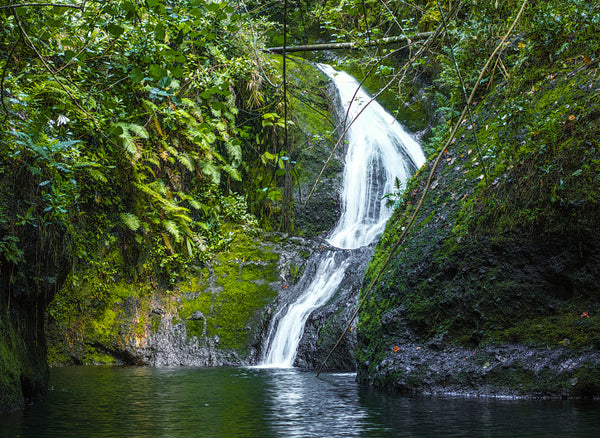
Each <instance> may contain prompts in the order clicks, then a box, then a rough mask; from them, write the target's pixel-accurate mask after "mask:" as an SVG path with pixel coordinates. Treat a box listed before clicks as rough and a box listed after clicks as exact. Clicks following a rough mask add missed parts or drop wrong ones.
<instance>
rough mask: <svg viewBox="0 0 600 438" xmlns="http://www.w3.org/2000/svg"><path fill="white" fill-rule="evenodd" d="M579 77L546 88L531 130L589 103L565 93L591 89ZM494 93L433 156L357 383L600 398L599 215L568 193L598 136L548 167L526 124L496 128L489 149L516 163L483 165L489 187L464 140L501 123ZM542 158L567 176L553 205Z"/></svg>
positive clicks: (403, 217)
mask: <svg viewBox="0 0 600 438" xmlns="http://www.w3.org/2000/svg"><path fill="white" fill-rule="evenodd" d="M578 75H580V72H579V73H578V72H575V71H574V72H569V73H565V72H563V76H562V78H561V79H560V80H557V81H556V82H554V83H550V84H545V82H543V81H542V82H541V83H540V90H541V91H540V93H539V94H538V95H536V96H535V97H532V98H531V101H530V102H529V103H530V104H531V105H530V107H527V108H526V109H525V111H527V117H528V118H529V119H530V120H537V119H538V113H539V111H538V110H539V108H538V107H537V105H540V104H539V102H546V104H545V105H554V104H556V105H558V103H556V102H557V101H556V100H555V99H554V97H555V96H563V95H567V94H569V97H570V98H572V99H574V101H575V100H577V101H578V102H585V99H587V97H586V96H582V95H576V93H570V92H568V90H571V89H575V90H577V89H579V88H578V87H577V86H574V84H575V85H576V84H577V83H582V82H583V81H586V82H587V81H589V83H590V84H592V83H594V84H597V78H595V77H591V76H587V73H584V74H581V77H578ZM594 86H596V85H594ZM544 87H545V88H544ZM498 91H499V94H498V95H492V96H490V97H488V98H486V101H484V102H483V106H480V107H479V109H478V110H477V111H476V112H475V115H474V117H475V120H476V123H474V124H472V125H471V124H465V126H464V127H462V128H460V129H459V130H458V133H457V136H456V141H455V142H453V143H452V144H451V145H450V146H449V147H448V148H447V149H446V150H445V151H444V153H443V155H441V156H440V157H441V161H440V165H439V166H438V167H437V169H436V171H435V173H434V174H433V178H432V180H431V181H432V182H431V185H430V186H429V190H428V193H427V195H426V197H425V198H424V202H423V204H422V208H421V210H420V211H419V214H418V215H417V216H416V217H415V220H414V222H412V223H413V226H412V228H411V230H410V233H409V235H408V236H407V238H406V239H404V241H403V242H402V244H401V245H400V246H399V248H398V250H397V251H396V252H395V253H394V255H393V257H392V258H391V262H390V264H389V266H388V267H387V268H386V270H385V271H384V272H382V276H381V279H380V281H379V282H378V284H377V286H376V287H375V288H374V290H373V292H372V296H371V297H370V299H369V300H368V301H367V304H366V306H365V308H364V309H363V311H362V312H361V314H360V315H359V320H360V324H359V327H358V346H357V350H356V354H357V358H358V362H359V367H358V378H359V379H360V380H361V381H363V382H368V383H370V384H372V385H373V386H377V387H380V388H385V389H389V390H397V391H403V392H415V393H423V392H425V393H445V392H458V393H468V394H481V395H490V394H499V395H502V394H508V395H514V396H528V397H547V396H548V397H590V396H592V397H600V361H599V358H598V356H597V352H598V351H599V350H600V295H599V294H598V291H600V234H599V233H598V230H599V229H600V228H599V227H598V218H600V214H599V209H598V203H597V202H589V201H588V199H590V198H591V197H592V196H595V197H596V198H597V190H598V184H597V179H594V181H596V182H595V183H594V184H589V185H586V184H587V182H584V180H583V179H581V180H576V179H575V178H576V177H577V176H578V175H580V174H581V173H583V172H584V171H586V170H587V168H585V169H584V168H583V167H582V168H581V169H578V168H577V167H578V166H579V164H574V163H583V162H587V161H589V160H590V158H589V157H591V156H595V157H597V156H598V149H597V148H595V147H590V146H591V142H590V143H588V144H585V145H584V143H583V142H582V143H577V145H572V144H571V142H572V141H573V139H575V138H577V139H580V138H585V137H586V136H587V135H588V133H587V131H589V130H590V129H593V128H591V127H588V128H586V130H583V129H582V130H581V131H579V132H578V133H577V136H571V133H570V132H569V133H568V135H564V136H561V137H559V138H556V139H555V140H554V143H553V150H552V151H546V152H544V153H543V154H542V153H541V152H539V151H540V150H541V149H540V148H543V146H544V145H543V144H541V142H542V141H545V140H543V139H540V138H539V137H538V135H537V134H536V133H531V132H529V133H528V132H527V129H526V124H525V123H523V119H520V120H517V121H515V122H514V123H510V124H506V125H507V126H506V127H504V125H502V126H503V128H502V132H501V134H500V135H498V136H497V137H494V142H493V146H494V147H495V148H496V149H497V150H500V149H502V150H511V155H510V159H506V158H504V159H495V158H493V157H490V158H489V159H488V160H487V163H486V173H487V174H488V181H487V182H486V176H485V175H484V174H483V171H482V167H481V159H480V157H478V156H477V154H476V153H475V147H474V144H473V142H472V141H471V140H470V138H472V135H470V133H469V131H472V130H475V131H477V134H478V135H483V136H487V135H488V134H489V133H488V132H487V131H488V128H490V127H492V126H493V125H494V123H495V122H496V121H497V120H498V119H499V118H500V119H505V118H507V117H508V113H509V112H510V108H506V107H504V104H505V102H507V100H509V99H513V98H514V95H512V94H511V93H513V92H514V90H507V93H508V94H502V93H504V90H502V89H499V90H498ZM550 98H552V99H550ZM553 102H555V103H553ZM578 105H579V103H578ZM582 107H587V106H586V105H582ZM560 126H562V125H560ZM591 132H592V133H593V135H595V134H594V131H593V130H592V131H591ZM526 134H528V135H529V136H527V135H526ZM595 136H596V137H597V135H595ZM485 138H490V141H491V137H485ZM592 140H593V139H592ZM488 146H489V144H488ZM586 157H588V158H586ZM496 158H498V157H496ZM542 158H544V159H548V160H550V161H551V162H557V163H565V164H564V166H565V167H564V168H562V167H561V171H560V172H557V173H556V174H554V175H555V176H556V177H557V182H556V187H561V189H560V190H561V197H556V196H555V195H554V194H553V193H554V192H552V189H550V188H549V185H550V183H549V180H548V179H547V175H546V173H544V169H543V168H542V167H541V166H540V160H541V159H542ZM594 159H596V158H594ZM566 163H569V164H566ZM431 165H432V163H429V167H428V168H427V167H426V168H425V169H423V170H422V171H421V172H420V173H419V174H418V175H417V177H416V178H415V179H414V180H413V181H412V182H411V183H410V184H409V187H408V190H407V191H406V193H405V194H404V198H403V199H402V202H401V206H400V208H399V209H398V210H396V212H395V213H394V216H393V218H392V220H391V221H390V223H389V224H388V227H387V230H386V232H385V233H384V235H383V236H382V238H381V240H380V245H379V246H378V248H377V249H376V251H375V261H374V263H373V264H372V270H370V271H368V272H367V274H366V275H367V278H373V277H374V276H375V275H376V271H377V269H378V268H379V267H380V266H381V264H382V261H383V260H384V259H385V258H386V257H387V256H388V255H389V252H390V249H391V248H392V247H393V245H394V244H395V243H396V242H397V239H398V238H399V236H400V231H399V230H401V229H403V228H402V227H403V226H404V225H405V224H407V223H408V220H409V219H410V218H411V217H412V215H413V212H414V206H415V205H417V204H418V202H419V200H420V199H421V195H422V194H423V192H424V189H425V187H426V185H427V179H428V177H429V173H430V170H431ZM568 165H570V166H572V167H571V168H569V167H568ZM597 174H598V173H597V171H595V174H594V178H596V176H597ZM569 178H570V182H569ZM586 181H587V180H586ZM590 181H591V180H590Z"/></svg>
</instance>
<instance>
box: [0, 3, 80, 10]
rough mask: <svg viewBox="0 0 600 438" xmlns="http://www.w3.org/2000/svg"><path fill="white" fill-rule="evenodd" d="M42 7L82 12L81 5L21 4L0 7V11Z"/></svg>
mask: <svg viewBox="0 0 600 438" xmlns="http://www.w3.org/2000/svg"><path fill="white" fill-rule="evenodd" d="M43 6H52V7H56V8H71V9H80V10H83V3H81V4H80V5H63V4H58V3H21V4H20V5H5V6H0V10H2V9H12V8H26V7H32V8H37V7H43Z"/></svg>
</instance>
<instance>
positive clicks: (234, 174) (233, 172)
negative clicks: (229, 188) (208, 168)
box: [221, 164, 242, 181]
mask: <svg viewBox="0 0 600 438" xmlns="http://www.w3.org/2000/svg"><path fill="white" fill-rule="evenodd" d="M221 168H222V169H223V170H224V171H225V173H227V175H229V176H230V177H231V178H233V179H234V180H236V181H241V180H242V175H241V174H240V172H238V170H237V169H236V168H235V167H233V166H230V165H229V164H224V165H223V166H221Z"/></svg>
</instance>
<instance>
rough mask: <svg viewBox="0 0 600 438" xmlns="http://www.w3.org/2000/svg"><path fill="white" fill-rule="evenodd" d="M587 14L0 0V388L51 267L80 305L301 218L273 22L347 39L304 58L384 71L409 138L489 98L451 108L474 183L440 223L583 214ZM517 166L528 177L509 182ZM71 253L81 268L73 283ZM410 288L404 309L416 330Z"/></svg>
mask: <svg viewBox="0 0 600 438" xmlns="http://www.w3.org/2000/svg"><path fill="white" fill-rule="evenodd" d="M522 6H523V9H522V11H521V9H520V8H521V7H522ZM599 21H600V12H599V6H598V2H597V1H581V0H571V1H566V0H560V1H553V2H550V1H540V0H538V1H529V2H527V1H525V2H522V1H513V0H506V1H498V0H496V1H483V0H468V1H451V0H443V1H442V0H440V1H431V0H406V1H385V0H360V1H358V0H341V1H326V0H306V1H300V2H291V1H290V2H287V3H286V2H281V1H279V2H275V1H274V2H262V1H257V0H248V1H247V2H245V3H244V2H243V1H223V2H213V1H209V0H180V1H176V0H172V1H168V0H115V1H100V0H86V1H83V0H82V1H76V0H56V1H54V2H42V3H38V2H35V3H34V2H31V3H29V2H17V1H11V0H3V1H2V2H0V23H1V26H0V54H1V59H0V97H1V102H0V124H1V131H0V136H1V137H0V158H1V167H0V181H1V185H0V198H1V204H0V280H1V283H0V287H1V293H0V298H1V302H0V312H1V313H2V316H0V323H1V324H2V327H1V328H2V332H3V339H2V340H1V341H0V352H1V354H0V368H1V369H2V381H1V382H0V387H2V388H8V387H9V386H10V385H13V384H14V383H15V382H18V383H17V384H18V385H20V386H22V387H23V388H24V389H23V392H24V393H26V396H28V395H35V394H36V393H37V392H43V390H42V389H41V386H43V381H44V379H43V375H44V371H43V370H42V371H39V372H38V371H36V370H35V369H36V368H39V367H40V366H41V365H40V364H41V363H44V362H45V353H44V348H45V347H44V342H45V341H44V329H43V326H44V318H45V313H44V312H45V309H46V306H47V305H48V303H49V302H50V301H51V300H52V298H53V297H54V296H55V295H56V293H57V292H58V293H59V294H60V292H59V291H60V288H61V287H62V286H63V284H65V280H67V279H68V284H69V285H71V292H70V294H71V295H70V298H69V301H70V304H69V306H71V307H69V309H72V308H73V306H75V307H76V308H79V310H80V311H83V310H82V309H88V310H89V308H90V306H91V307H92V308H93V307H102V306H106V303H107V302H112V301H111V300H112V299H113V298H114V297H111V295H115V294H118V293H122V292H115V291H114V290H113V289H114V288H112V289H111V287H112V286H110V285H112V284H115V283H117V282H119V281H126V282H133V281H141V282H145V283H146V285H148V287H151V288H162V289H167V290H168V289H169V288H172V287H173V286H174V285H175V284H176V282H177V281H178V280H181V279H184V277H185V272H186V271H187V270H188V269H191V268H192V267H194V266H203V265H204V264H205V263H206V262H207V261H209V260H211V259H212V258H214V257H215V256H216V254H219V253H220V252H224V251H227V249H228V247H229V245H230V244H231V243H232V242H233V241H234V240H235V239H236V236H241V237H243V238H248V237H251V238H254V237H255V236H257V233H258V232H259V230H270V231H283V232H290V233H302V230H300V229H296V228H295V222H294V215H293V195H292V188H293V185H294V178H295V176H294V175H295V174H294V172H295V168H294V166H295V165H296V164H297V163H296V157H295V153H296V152H295V150H294V147H293V144H294V140H293V138H294V135H296V133H297V132H299V131H301V129H302V126H301V122H300V123H299V122H298V121H296V123H295V124H294V125H291V123H289V122H288V123H287V125H288V126H287V128H289V129H286V123H285V119H286V117H285V115H286V105H285V103H286V102H285V101H284V87H281V84H282V76H281V63H280V62H279V61H278V60H277V58H275V57H270V56H267V55H266V54H265V53H263V51H262V50H263V48H264V47H265V46H276V45H282V44H283V42H284V36H283V27H284V22H285V26H286V30H287V34H286V36H285V42H286V44H288V45H293V44H300V43H315V42H324V41H327V42H348V41H352V42H354V43H355V44H356V47H358V50H353V51H352V52H345V55H348V56H340V57H339V58H336V55H333V54H332V53H331V52H328V54H327V55H318V54H314V55H307V54H305V55H303V56H307V57H311V58H314V59H317V58H318V57H319V56H324V57H325V58H326V59H333V60H334V61H337V62H338V64H339V65H340V67H341V68H345V69H347V70H349V71H351V72H354V73H356V74H357V75H358V76H360V77H361V78H362V77H365V78H366V79H365V81H366V82H365V83H366V85H367V87H369V89H370V90H371V91H372V92H373V93H377V92H378V91H379V90H382V89H385V90H386V91H385V92H384V93H383V94H381V99H383V100H384V101H385V103H386V105H387V106H388V108H389V109H390V110H392V111H395V114H396V115H397V116H398V118H400V119H401V120H403V121H404V122H405V123H406V125H407V126H408V127H409V128H410V129H411V130H413V131H414V132H419V133H420V135H421V136H422V140H423V144H424V147H425V149H426V151H427V152H428V153H431V154H433V153H435V152H437V151H439V150H441V148H443V147H444V145H445V142H446V141H447V140H448V138H449V136H450V132H451V130H452V127H453V125H454V123H455V122H456V121H457V120H459V118H460V116H461V112H462V111H463V108H471V110H472V111H473V112H475V111H476V108H477V105H478V104H479V103H480V102H482V101H485V99H486V96H492V98H491V99H490V100H489V101H488V102H489V104H488V106H487V107H486V108H487V109H486V111H487V112H489V113H490V114H492V115H491V116H490V117H489V121H484V118H483V117H482V116H480V117H481V120H482V121H480V122H476V120H475V119H476V116H474V115H473V114H471V111H469V112H468V114H467V115H468V117H467V119H465V120H466V121H465V123H464V125H463V126H462V129H463V131H464V132H463V131H461V132H462V133H461V134H460V135H463V136H464V137H463V138H465V137H466V138H467V140H468V141H469V142H470V143H469V146H466V145H465V146H464V148H465V152H464V153H463V158H464V156H466V155H468V157H469V158H470V157H475V158H476V159H475V164H473V166H472V169H471V168H470V169H471V170H472V172H470V173H466V174H465V175H464V176H463V175H459V176H458V177H457V181H461V180H462V178H465V179H466V178H470V179H472V177H473V176H474V177H475V178H477V183H478V184H481V187H482V191H480V192H478V193H480V194H481V195H478V196H476V197H470V198H469V202H468V205H467V206H466V207H465V209H463V210H461V211H462V213H461V215H460V220H459V221H458V225H457V226H456V228H455V230H456V231H457V232H458V233H459V234H460V233H461V232H464V230H468V231H469V232H473V233H475V234H476V233H483V232H484V231H485V232H487V233H490V234H494V233H498V232H500V231H502V230H504V229H506V228H511V227H513V228H515V227H517V228H518V227H521V226H522V225H525V226H529V227H531V226H537V225H540V224H542V223H543V224H550V225H549V226H548V230H551V229H553V230H555V229H560V227H561V226H562V225H561V224H563V223H564V222H563V219H564V217H563V216H561V215H556V214H555V213H556V211H559V210H560V209H559V210H557V209H555V208H554V207H556V206H559V207H560V206H563V207H564V208H574V209H577V208H580V210H578V211H582V210H581V209H584V208H588V207H589V209H588V210H586V211H587V212H592V213H590V214H588V215H584V216H581V217H580V218H579V219H577V220H580V221H583V223H584V225H585V226H586V227H588V228H592V227H594V226H595V225H596V224H597V220H596V219H597V217H596V216H595V213H594V212H595V211H596V207H595V206H597V203H598V200H599V186H600V184H599V180H598V174H599V173H600V167H599V166H600V165H599V163H600V161H599V160H600V157H599V156H598V146H597V137H598V136H597V133H598V128H597V126H598V124H597V118H598V102H599V99H598V82H597V71H598V70H597V69H598V56H599V51H600V42H599V40H598V38H597V35H598V34H599V31H600V29H599V27H600V23H599ZM512 24H514V29H512V31H511V32H510V33H508V34H507V32H508V30H509V28H510V27H511V25H512ZM401 35H404V36H407V38H406V40H403V41H401V42H397V43H394V44H388V43H386V42H385V41H384V40H382V38H385V37H395V36H401ZM415 35H421V36H419V37H415V38H414V39H411V37H412V36H415ZM423 35H425V36H423ZM505 35H508V38H507V39H506V40H503V37H504V36H505ZM501 41H502V45H501V46H500V49H499V50H498V51H496V52H494V50H495V49H496V48H497V46H498V44H499V43H500V42H501ZM493 52H494V53H495V56H494V57H493V58H492V59H491V61H492V62H491V64H489V65H488V66H487V68H486V69H484V68H483V67H484V65H486V62H488V59H489V57H490V55H491V54H492V53H493ZM482 70H483V72H484V73H483V75H482V77H481V78H479V76H480V72H482ZM572 78H574V79H572ZM555 83H557V84H559V85H560V88H556V91H555V93H554V94H553V95H552V97H550V94H548V93H546V94H544V95H543V96H544V99H538V98H537V96H538V93H539V92H540V90H543V89H544V87H549V86H553V84H555ZM475 87H476V88H477V90H476V91H475V93H474V95H473V96H472V98H469V95H470V93H471V90H472V89H474V88H475ZM586 87H587V88H586ZM494 93H495V94H494ZM300 95H301V93H299V94H298V96H300ZM540 95H541V94H540ZM288 97H289V95H288ZM290 101H291V100H288V102H287V103H290ZM465 104H467V105H466V106H465ZM287 110H288V111H289V112H291V113H292V114H293V111H294V107H293V106H290V108H287ZM292 118H293V117H291V116H290V117H288V119H292ZM469 126H471V128H469ZM474 126H477V129H472V128H473V127H474ZM506 126H508V127H511V128H514V129H513V131H510V132H509V131H506V130H505V128H504V127H506ZM286 131H289V132H286ZM325 134H326V133H323V135H325ZM288 135H289V136H288ZM507 135H510V136H511V137H510V139H508V140H507V141H506V142H504V140H505V139H506V136H507ZM286 140H287V143H286ZM465 141H466V140H465ZM465 144H466V143H465ZM466 151H468V153H467V152H466ZM550 152H552V153H550ZM459 155H460V154H459ZM510 170H512V173H510V172H509V173H508V174H509V175H510V176H506V175H507V172H508V171H510ZM475 174H476V175H475ZM480 175H481V177H480ZM503 178H504V179H509V181H507V183H506V184H504V179H503ZM501 181H502V182H503V183H502V184H500V183H499V182H501ZM524 181H528V182H531V181H533V182H534V183H533V184H532V185H527V187H529V189H527V188H524V189H523V190H521V191H519V190H520V187H521V185H520V183H521V182H524ZM414 184H416V183H414ZM511 184H512V185H517V186H519V190H516V192H514V193H517V194H518V195H519V197H518V198H517V199H518V202H516V203H515V202H513V201H514V199H515V198H514V197H513V196H512V194H511V193H513V192H510V193H509V191H508V190H507V191H504V190H505V189H504V187H512V186H511ZM469 187H470V186H469ZM531 187H535V190H533V189H531ZM411 188H412V189H414V187H411ZM459 189H460V187H458V186H457V187H456V190H459ZM453 190H454V189H453ZM469 190H471V189H470V188H469ZM514 193H513V194H514ZM582 194H584V196H583V195H582ZM504 195H506V196H504ZM456 196H457V198H456V199H455V198H454V197H452V200H457V199H460V197H461V196H459V195H458V192H457V194H456ZM407 199H408V198H403V195H402V192H401V191H399V192H398V193H395V194H390V200H391V201H397V204H398V205H399V204H401V202H402V201H403V200H404V201H406V200H407ZM532 200H535V202H533V201H532ZM413 202H414V201H413ZM590 206H592V207H590ZM563 207H560V208H563ZM399 214H400V213H399ZM572 226H575V225H572ZM394 237H397V236H395V235H394V234H393V235H392V236H391V237H386V241H388V242H389V241H391V240H393V239H394ZM387 239H390V240H387ZM457 242H460V240H458V241H457ZM392 243H393V242H392ZM380 257H383V256H380ZM376 263H377V262H376ZM90 272H94V278H95V279H98V280H100V281H99V284H100V285H101V287H97V288H95V289H94V290H93V291H92V292H91V293H90V292H89V291H87V292H86V293H85V294H83V292H82V293H80V294H79V295H78V293H79V292H78V291H80V290H84V289H85V288H78V285H79V284H83V283H84V282H85V280H86V278H87V276H89V273H90ZM428 303H429V302H427V303H424V304H423V307H422V309H421V308H419V309H421V310H422V312H421V313H418V309H417V313H416V314H415V315H416V316H415V318H417V319H418V320H419V323H420V324H422V325H423V327H424V328H423V330H425V331H428V330H429V331H430V332H432V333H434V332H436V331H438V330H439V323H440V321H438V320H436V321H435V322H432V321H429V320H428V319H427V315H429V314H432V312H434V308H433V307H432V306H434V304H435V303H434V304H431V305H429V304H430V303H429V304H428ZM438 304H439V303H437V304H435V306H437V305H438ZM378 305H379V304H374V306H375V307H377V306H378ZM384 307H385V306H384ZM59 311H60V310H59ZM65 311H66V310H65ZM69 311H70V310H69ZM372 312H373V315H379V314H381V313H382V312H383V311H382V310H381V309H379V310H378V309H376V308H375V309H373V310H372ZM374 318H375V319H374V320H375V321H379V319H377V318H379V316H377V317H374ZM444 321H446V322H447V319H444ZM365 324H367V325H365V327H366V328H367V330H375V329H374V328H372V327H368V324H369V320H368V319H367V320H366V322H365ZM468 329H469V330H471V327H469V328H468ZM461 330H462V328H461ZM5 333H6V336H4V334H5ZM461 333H462V332H461ZM469 334H470V332H469ZM507 336H508V334H507ZM24 345H30V346H32V345H35V346H39V351H40V352H35V351H32V349H31V348H29V349H27V348H24ZM28 362H31V363H34V364H37V366H36V365H26V363H28ZM42 368H43V367H42ZM39 373H41V376H42V378H41V379H40V378H39V376H38V374H39ZM39 382H42V383H39ZM2 392H3V393H4V392H5V391H4V389H3V391H2ZM7 393H8V392H7ZM5 402H6V401H4V400H3V403H5ZM8 403H13V404H14V403H18V400H8Z"/></svg>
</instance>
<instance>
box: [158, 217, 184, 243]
mask: <svg viewBox="0 0 600 438" xmlns="http://www.w3.org/2000/svg"><path fill="white" fill-rule="evenodd" d="M162 224H163V227H164V228H165V230H167V231H168V232H169V234H170V235H171V236H173V237H174V238H175V242H181V234H180V233H179V227H178V226H177V224H176V223H175V222H174V221H172V220H164V221H162Z"/></svg>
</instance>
